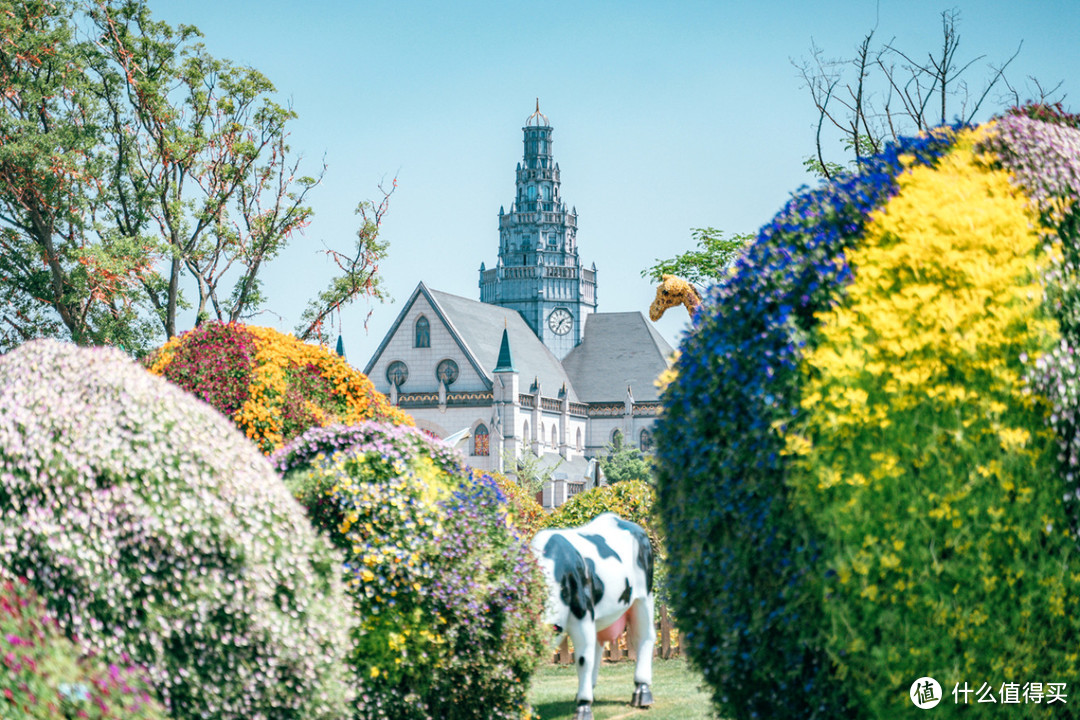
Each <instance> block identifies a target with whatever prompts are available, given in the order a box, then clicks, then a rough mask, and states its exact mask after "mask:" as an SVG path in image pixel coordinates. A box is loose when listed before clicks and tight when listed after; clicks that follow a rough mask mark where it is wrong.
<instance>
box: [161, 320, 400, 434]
mask: <svg viewBox="0 0 1080 720" xmlns="http://www.w3.org/2000/svg"><path fill="white" fill-rule="evenodd" d="M148 364H149V367H150V372H152V373H154V374H155V375H161V376H162V377H164V378H166V379H168V380H169V381H170V382H173V383H175V384H176V385H179V386H180V387H182V388H184V389H185V390H187V391H188V392H190V393H192V394H194V395H196V396H198V397H200V398H202V399H203V400H205V401H206V402H208V403H210V404H211V405H213V406H214V407H216V408H217V409H218V410H220V411H221V412H222V413H224V414H225V415H226V416H227V417H230V418H232V419H233V420H234V421H235V422H236V424H237V426H238V427H239V428H240V429H241V430H243V431H244V433H245V434H246V435H247V436H248V437H249V438H250V439H251V440H252V441H253V442H254V443H255V444H256V445H258V446H259V448H260V449H261V450H262V451H263V452H264V453H267V454H269V453H271V452H273V451H274V450H276V449H278V448H280V447H281V446H282V445H283V444H285V443H287V442H289V441H290V440H292V439H293V438H295V437H297V436H298V435H300V434H301V433H303V432H304V431H305V430H307V429H308V428H310V427H314V426H322V425H330V424H333V423H345V424H352V423H357V422H360V421H361V420H378V421H381V422H388V423H392V424H406V425H411V424H412V418H410V417H409V416H408V415H406V414H405V413H404V412H402V411H401V410H399V409H398V408H396V407H394V406H393V405H391V404H390V403H389V402H388V401H387V400H386V397H385V396H384V395H383V394H382V393H380V392H378V391H376V390H375V386H374V385H372V383H371V381H370V380H368V378H367V376H365V375H364V374H363V373H359V372H357V371H356V370H354V369H353V368H352V366H350V365H349V364H348V363H347V362H345V359H344V358H342V357H340V356H338V355H336V354H334V353H331V352H330V351H329V350H327V349H326V348H324V347H321V346H319V345H309V344H307V343H303V342H300V341H299V340H297V339H296V338H295V337H293V336H292V335H284V334H282V333H279V332H277V331H276V330H271V329H270V328H263V327H256V326H253V325H240V324H238V323H230V324H228V325H225V324H221V323H217V322H208V323H203V324H202V325H201V326H199V327H197V328H195V329H194V330H191V331H189V332H186V333H184V334H182V335H178V336H177V337H174V338H172V339H171V340H169V342H167V343H166V344H165V345H163V346H162V347H161V348H159V349H158V350H157V352H155V353H154V354H153V355H152V356H151V357H150V358H149V361H148Z"/></svg>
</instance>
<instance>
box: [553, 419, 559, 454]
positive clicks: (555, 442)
mask: <svg viewBox="0 0 1080 720" xmlns="http://www.w3.org/2000/svg"><path fill="white" fill-rule="evenodd" d="M551 447H553V448H557V447H559V428H558V427H557V426H555V425H552V426H551Z"/></svg>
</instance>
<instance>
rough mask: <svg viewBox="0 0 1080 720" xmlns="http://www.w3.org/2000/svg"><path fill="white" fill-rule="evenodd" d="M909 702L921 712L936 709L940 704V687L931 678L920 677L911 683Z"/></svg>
mask: <svg viewBox="0 0 1080 720" xmlns="http://www.w3.org/2000/svg"><path fill="white" fill-rule="evenodd" d="M908 694H909V695H911V702H913V703H914V704H915V707H917V708H919V709H921V710H929V709H930V708H932V707H937V704H938V703H939V702H941V685H940V684H938V681H937V680H935V679H934V678H932V677H921V678H919V679H918V680H916V681H915V682H913V683H911V691H910V692H909V693H908Z"/></svg>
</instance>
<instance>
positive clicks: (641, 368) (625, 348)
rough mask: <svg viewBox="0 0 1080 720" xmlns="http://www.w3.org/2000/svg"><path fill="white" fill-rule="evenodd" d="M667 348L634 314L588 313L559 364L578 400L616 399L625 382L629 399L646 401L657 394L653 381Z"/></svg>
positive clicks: (620, 397) (668, 351) (663, 367)
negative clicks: (582, 332) (577, 342)
mask: <svg viewBox="0 0 1080 720" xmlns="http://www.w3.org/2000/svg"><path fill="white" fill-rule="evenodd" d="M673 352H674V351H673V350H672V348H671V346H670V345H668V344H667V341H666V340H664V338H663V337H661V336H660V333H658V332H656V330H655V329H654V328H653V326H652V324H651V323H649V321H648V320H647V319H646V318H645V316H644V315H643V314H641V313H640V312H620V313H594V314H592V315H588V316H586V319H585V337H584V338H583V339H582V341H581V344H580V345H578V346H577V347H576V348H574V349H573V350H571V351H570V354H569V355H567V356H566V357H565V358H564V359H563V363H562V366H563V368H564V369H565V370H566V373H567V374H568V375H569V376H570V379H571V380H572V381H573V383H574V387H575V388H577V391H578V396H579V397H580V398H581V400H582V402H617V401H621V400H623V399H625V398H626V386H627V385H630V386H631V391H632V392H633V395H634V400H635V401H637V402H646V401H651V400H657V399H658V398H659V396H658V394H657V391H656V385H655V384H654V383H655V381H656V378H657V377H659V376H660V373H662V372H663V371H664V370H666V369H667V367H668V359H669V358H670V357H671V354H672V353H673ZM545 393H546V389H545Z"/></svg>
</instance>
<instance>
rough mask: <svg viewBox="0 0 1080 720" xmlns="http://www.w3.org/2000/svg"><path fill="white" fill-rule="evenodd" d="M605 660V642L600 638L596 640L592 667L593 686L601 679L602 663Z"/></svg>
mask: <svg viewBox="0 0 1080 720" xmlns="http://www.w3.org/2000/svg"><path fill="white" fill-rule="evenodd" d="M603 660H604V643H602V642H600V641H599V640H597V641H596V655H595V657H593V667H592V686H593V688H595V687H596V682H597V681H598V680H599V679H600V664H601V663H602V662H603Z"/></svg>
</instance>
